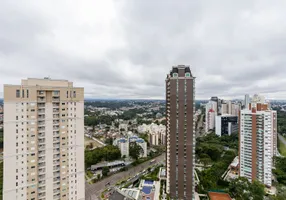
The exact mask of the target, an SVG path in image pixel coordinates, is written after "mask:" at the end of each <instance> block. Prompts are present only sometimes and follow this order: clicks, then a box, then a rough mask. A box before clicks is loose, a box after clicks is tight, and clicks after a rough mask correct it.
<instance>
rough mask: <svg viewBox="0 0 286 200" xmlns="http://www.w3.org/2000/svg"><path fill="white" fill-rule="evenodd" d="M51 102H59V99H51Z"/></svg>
mask: <svg viewBox="0 0 286 200" xmlns="http://www.w3.org/2000/svg"><path fill="white" fill-rule="evenodd" d="M52 101H53V102H60V98H57V97H53V98H52Z"/></svg>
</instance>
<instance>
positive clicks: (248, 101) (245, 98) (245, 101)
mask: <svg viewBox="0 0 286 200" xmlns="http://www.w3.org/2000/svg"><path fill="white" fill-rule="evenodd" d="M249 103H250V97H249V94H246V95H245V97H244V108H247V109H249Z"/></svg>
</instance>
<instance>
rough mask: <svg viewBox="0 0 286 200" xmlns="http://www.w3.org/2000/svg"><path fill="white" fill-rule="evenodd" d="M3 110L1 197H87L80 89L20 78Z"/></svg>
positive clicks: (10, 87) (57, 82) (19, 199)
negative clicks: (2, 178) (19, 82)
mask: <svg viewBox="0 0 286 200" xmlns="http://www.w3.org/2000/svg"><path fill="white" fill-rule="evenodd" d="M4 110H5V115H4V140H5V143H4V173H3V176H4V180H3V199H4V200H12V199H17V200H27V199H29V200H33V199H70V200H71V199H74V200H75V199H78V200H79V199H82V200H83V199H85V180H84V90H83V88H76V87H73V83H72V82H69V81H66V80H51V79H48V78H45V79H27V80H22V83H21V85H5V86H4Z"/></svg>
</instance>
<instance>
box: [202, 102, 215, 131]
mask: <svg viewBox="0 0 286 200" xmlns="http://www.w3.org/2000/svg"><path fill="white" fill-rule="evenodd" d="M216 115H217V102H216V101H209V102H208V103H207V104H206V115H205V121H206V123H205V126H206V127H205V132H208V131H210V130H213V129H214V128H215V116H216Z"/></svg>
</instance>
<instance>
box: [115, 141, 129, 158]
mask: <svg viewBox="0 0 286 200" xmlns="http://www.w3.org/2000/svg"><path fill="white" fill-rule="evenodd" d="M117 146H118V148H119V149H120V152H121V156H126V157H129V142H128V140H127V139H125V138H120V139H119V140H118V141H117Z"/></svg>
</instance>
